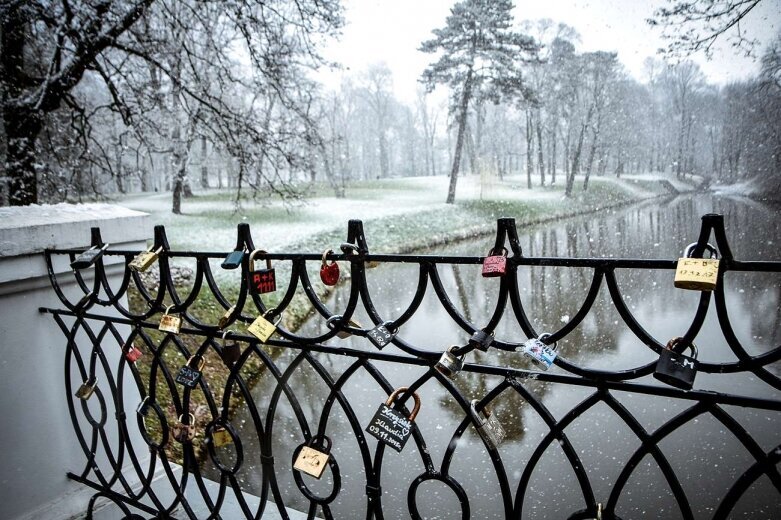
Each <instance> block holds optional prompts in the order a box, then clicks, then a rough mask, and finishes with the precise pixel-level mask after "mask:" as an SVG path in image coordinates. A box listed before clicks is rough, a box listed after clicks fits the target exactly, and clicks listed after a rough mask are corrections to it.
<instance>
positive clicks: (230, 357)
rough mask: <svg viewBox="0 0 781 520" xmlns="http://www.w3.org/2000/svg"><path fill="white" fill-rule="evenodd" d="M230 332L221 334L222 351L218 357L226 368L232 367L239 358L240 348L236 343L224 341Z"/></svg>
mask: <svg viewBox="0 0 781 520" xmlns="http://www.w3.org/2000/svg"><path fill="white" fill-rule="evenodd" d="M230 333H231V331H229V330H226V331H225V332H223V333H222V350H221V351H220V357H221V358H222V361H223V362H224V363H225V365H227V366H228V368H230V367H232V366H233V365H234V364H236V362H237V361H238V360H239V358H240V357H241V347H240V346H239V342H238V341H230V342H228V341H226V340H225V338H226V337H227V336H228V334H230Z"/></svg>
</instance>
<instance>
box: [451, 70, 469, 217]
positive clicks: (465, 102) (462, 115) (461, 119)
mask: <svg viewBox="0 0 781 520" xmlns="http://www.w3.org/2000/svg"><path fill="white" fill-rule="evenodd" d="M471 96H472V69H469V71H468V72H467V74H466V80H465V81H464V92H463V93H462V94H461V104H460V106H459V113H458V134H457V136H456V151H455V154H454V156H453V167H452V168H451V169H450V185H449V186H448V189H447V199H446V200H445V203H447V204H453V203H454V202H455V200H456V183H457V182H458V168H459V165H460V164H461V150H462V149H463V147H464V130H465V129H466V115H467V110H468V109H469V99H470V98H471Z"/></svg>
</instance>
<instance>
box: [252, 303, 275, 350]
mask: <svg viewBox="0 0 781 520" xmlns="http://www.w3.org/2000/svg"><path fill="white" fill-rule="evenodd" d="M273 311H274V309H269V310H267V311H266V312H264V313H263V314H262V315H261V316H258V317H257V318H255V321H253V322H252V323H250V324H249V327H247V331H249V333H250V334H252V335H253V336H255V337H256V338H258V339H259V340H260V341H261V342H262V343H265V342H267V341H268V339H269V338H270V337H271V336H273V335H274V332H276V331H277V325H279V322H280V321H281V320H282V316H278V317H277V319H276V321H274V322H273V323H272V322H270V321H268V319H266V316H270V315H273Z"/></svg>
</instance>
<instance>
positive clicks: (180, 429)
mask: <svg viewBox="0 0 781 520" xmlns="http://www.w3.org/2000/svg"><path fill="white" fill-rule="evenodd" d="M188 415H189V416H190V420H189V421H188V422H189V424H184V422H182V417H183V416H182V415H180V416H179V421H178V422H177V423H176V424H175V425H174V426H173V427H172V428H171V433H172V434H173V436H174V439H176V440H177V441H179V442H181V443H182V444H184V443H185V442H192V440H193V439H194V438H195V416H193V414H188Z"/></svg>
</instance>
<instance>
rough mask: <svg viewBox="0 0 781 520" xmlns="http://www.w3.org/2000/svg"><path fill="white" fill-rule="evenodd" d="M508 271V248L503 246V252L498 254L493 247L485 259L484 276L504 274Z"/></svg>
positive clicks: (490, 276)
mask: <svg viewBox="0 0 781 520" xmlns="http://www.w3.org/2000/svg"><path fill="white" fill-rule="evenodd" d="M506 273H507V248H506V247H503V248H502V254H501V255H497V254H495V251H494V250H493V249H491V250H490V251H488V256H486V257H485V259H484V260H483V276H484V277H485V278H493V277H495V276H504V275H505V274H506Z"/></svg>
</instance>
